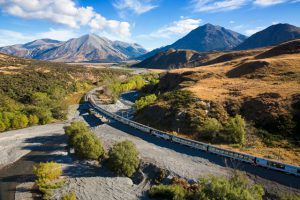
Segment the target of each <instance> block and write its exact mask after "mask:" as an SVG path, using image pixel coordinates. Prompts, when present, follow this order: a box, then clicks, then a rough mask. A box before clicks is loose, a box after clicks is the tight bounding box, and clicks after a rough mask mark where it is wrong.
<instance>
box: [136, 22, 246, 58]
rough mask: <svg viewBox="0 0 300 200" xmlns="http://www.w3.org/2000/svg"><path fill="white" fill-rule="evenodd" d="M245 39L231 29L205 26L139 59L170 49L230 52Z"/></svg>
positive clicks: (210, 25)
mask: <svg viewBox="0 0 300 200" xmlns="http://www.w3.org/2000/svg"><path fill="white" fill-rule="evenodd" d="M245 39H246V36H244V35H241V34H239V33H236V32H234V31H231V30H229V29H225V28H223V27H221V26H214V25H212V24H205V25H203V26H199V27H198V28H196V29H194V30H192V31H191V32H190V33H188V34H187V35H186V36H184V37H183V38H181V39H179V40H177V41H176V42H175V43H173V44H171V45H168V46H165V47H161V48H158V49H154V50H153V51H151V52H149V53H147V54H145V55H143V56H141V57H139V59H141V60H143V59H146V58H149V57H151V56H153V55H155V54H157V53H159V52H163V51H166V50H168V49H170V48H173V49H190V50H195V51H199V52H207V51H223V50H229V49H232V48H234V47H236V46H238V45H239V44H241V43H242V42H243V41H244V40H245Z"/></svg>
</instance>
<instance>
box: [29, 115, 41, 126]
mask: <svg viewBox="0 0 300 200" xmlns="http://www.w3.org/2000/svg"><path fill="white" fill-rule="evenodd" d="M28 123H29V125H30V126H32V125H36V124H38V123H39V118H38V117H37V116H36V115H29V117H28Z"/></svg>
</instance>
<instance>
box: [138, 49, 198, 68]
mask: <svg viewBox="0 0 300 200" xmlns="http://www.w3.org/2000/svg"><path fill="white" fill-rule="evenodd" d="M202 57H204V55H203V56H202V55H201V54H200V53H198V52H196V51H192V50H175V49H169V50H168V51H166V52H161V53H157V54H156V55H154V56H152V57H150V58H147V59H145V60H143V61H142V62H140V63H137V64H134V65H132V67H137V68H139V67H140V68H152V69H170V68H181V67H193V66H194V61H195V60H199V59H201V58H202Z"/></svg>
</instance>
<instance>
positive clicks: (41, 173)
mask: <svg viewBox="0 0 300 200" xmlns="http://www.w3.org/2000/svg"><path fill="white" fill-rule="evenodd" d="M33 173H34V174H35V175H36V176H37V179H38V180H43V181H53V180H55V179H57V178H59V177H60V176H61V174H62V169H61V166H60V165H59V164H57V163H55V162H46V163H40V164H38V165H36V166H34V167H33Z"/></svg>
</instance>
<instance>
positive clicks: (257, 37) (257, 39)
mask: <svg viewBox="0 0 300 200" xmlns="http://www.w3.org/2000/svg"><path fill="white" fill-rule="evenodd" d="M297 38H300V28H299V27H296V26H293V25H290V24H275V25H272V26H270V27H268V28H266V29H264V30H262V31H260V32H257V33H255V34H254V35H252V36H250V37H249V38H247V39H246V40H245V41H244V42H243V43H241V44H240V45H239V46H237V47H236V48H235V49H236V50H245V49H254V48H258V47H266V46H273V45H277V44H280V43H282V42H285V41H288V40H293V39H297Z"/></svg>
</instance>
